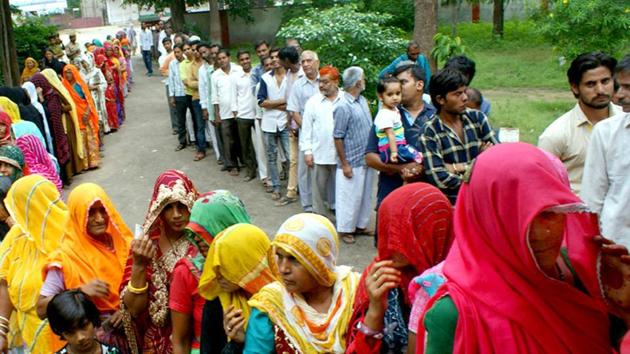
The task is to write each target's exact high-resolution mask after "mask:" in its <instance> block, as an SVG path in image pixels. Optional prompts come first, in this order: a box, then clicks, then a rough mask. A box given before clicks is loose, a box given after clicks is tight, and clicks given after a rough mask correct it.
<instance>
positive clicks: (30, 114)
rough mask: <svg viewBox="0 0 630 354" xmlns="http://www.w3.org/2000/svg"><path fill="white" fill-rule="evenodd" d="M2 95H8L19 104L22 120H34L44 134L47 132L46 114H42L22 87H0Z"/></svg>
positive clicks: (0, 94) (7, 96) (0, 95)
mask: <svg viewBox="0 0 630 354" xmlns="http://www.w3.org/2000/svg"><path fill="white" fill-rule="evenodd" d="M0 97H6V98H8V99H10V100H11V101H13V103H15V104H16V105H17V108H18V111H19V117H20V120H22V121H28V122H32V123H33V124H35V125H36V126H37V129H38V130H39V131H40V133H41V134H42V135H44V134H46V127H45V125H44V121H45V120H46V116H45V115H42V114H41V113H40V112H39V111H38V110H37V108H35V106H34V105H32V104H31V98H30V96H29V94H28V92H26V90H25V89H23V88H22V87H0Z"/></svg>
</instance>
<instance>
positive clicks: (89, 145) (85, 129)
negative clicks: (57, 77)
mask: <svg viewBox="0 0 630 354" xmlns="http://www.w3.org/2000/svg"><path fill="white" fill-rule="evenodd" d="M63 73H64V79H63V85H64V86H65V88H66V90H68V92H69V93H70V96H71V97H72V100H73V101H74V105H75V107H76V111H77V118H78V119H79V128H80V130H81V137H82V139H83V148H84V150H85V152H86V154H85V155H86V160H87V161H84V162H85V163H87V166H86V168H87V169H92V168H97V167H98V165H99V163H100V161H101V155H100V151H99V139H98V121H99V117H98V111H97V110H96V106H95V105H94V99H93V98H92V94H91V93H90V89H89V88H88V86H87V84H86V83H85V81H83V79H82V78H81V74H80V73H79V69H77V67H76V66H74V65H66V67H65V68H64V69H63ZM66 73H71V74H72V76H73V77H74V83H70V82H69V81H68V80H67V79H66V78H65V75H66ZM86 115H87V117H86Z"/></svg>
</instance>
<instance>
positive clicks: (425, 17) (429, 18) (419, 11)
mask: <svg viewBox="0 0 630 354" xmlns="http://www.w3.org/2000/svg"><path fill="white" fill-rule="evenodd" d="M437 11H438V2H437V0H415V16H414V25H413V40H414V41H416V42H417V43H418V44H419V45H420V50H421V51H422V53H423V54H424V55H425V56H426V57H427V59H429V61H430V62H431V69H432V70H435V69H436V63H435V60H434V59H433V58H432V57H431V50H432V49H433V37H434V36H435V34H436V33H437V22H438V21H437V13H438V12H437Z"/></svg>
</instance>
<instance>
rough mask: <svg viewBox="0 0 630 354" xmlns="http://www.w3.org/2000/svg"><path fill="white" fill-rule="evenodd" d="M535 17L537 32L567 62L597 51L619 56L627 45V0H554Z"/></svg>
mask: <svg viewBox="0 0 630 354" xmlns="http://www.w3.org/2000/svg"><path fill="white" fill-rule="evenodd" d="M537 17H538V23H539V31H540V33H541V34H542V35H543V36H544V37H545V38H546V39H547V40H549V41H550V42H551V44H553V45H554V46H555V49H556V50H557V51H558V52H559V53H560V54H562V55H564V56H565V57H566V58H568V59H569V60H571V59H572V58H575V57H576V56H577V55H579V54H581V53H584V52H590V51H597V50H601V51H604V52H606V53H609V54H611V55H619V54H621V53H622V52H623V51H624V50H627V49H628V45H629V44H630V37H629V36H628V33H630V6H628V2H627V1H626V0H554V1H553V4H552V7H551V9H550V11H549V13H546V14H545V13H542V14H539V15H538V16H537Z"/></svg>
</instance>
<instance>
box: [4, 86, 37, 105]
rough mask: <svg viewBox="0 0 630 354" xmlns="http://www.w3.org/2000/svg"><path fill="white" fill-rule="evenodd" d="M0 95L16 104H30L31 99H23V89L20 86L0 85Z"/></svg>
mask: <svg viewBox="0 0 630 354" xmlns="http://www.w3.org/2000/svg"><path fill="white" fill-rule="evenodd" d="M0 97H6V98H8V99H10V100H11V101H13V103H15V104H16V105H21V104H30V102H31V100H30V99H29V100H25V97H24V90H22V88H21V87H9V86H0Z"/></svg>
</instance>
